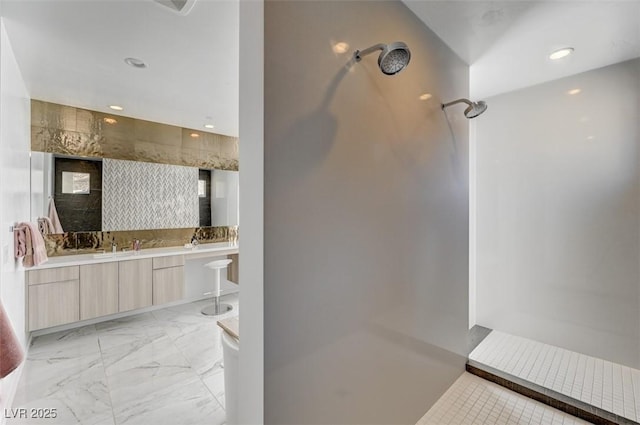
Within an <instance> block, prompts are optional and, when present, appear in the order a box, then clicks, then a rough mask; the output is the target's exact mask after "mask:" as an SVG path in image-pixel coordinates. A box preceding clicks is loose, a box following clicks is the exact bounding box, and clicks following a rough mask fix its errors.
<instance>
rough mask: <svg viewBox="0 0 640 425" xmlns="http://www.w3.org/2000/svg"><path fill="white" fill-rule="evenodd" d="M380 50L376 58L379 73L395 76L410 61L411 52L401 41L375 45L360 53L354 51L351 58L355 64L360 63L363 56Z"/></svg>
mask: <svg viewBox="0 0 640 425" xmlns="http://www.w3.org/2000/svg"><path fill="white" fill-rule="evenodd" d="M376 50H381V51H382V52H381V53H380V56H378V66H379V67H380V71H382V73H383V74H386V75H395V74H397V73H398V72H400V71H402V70H403V69H405V68H406V67H407V65H409V60H411V52H410V51H409V47H407V45H406V44H404V43H403V42H401V41H396V42H395V43H391V44H376V45H375V46H371V47H369V48H366V49H364V50H362V51H360V50H356V51H355V53H354V54H353V57H354V58H355V59H356V62H360V61H361V60H362V57H363V56H366V55H368V54H369V53H372V52H375V51H376Z"/></svg>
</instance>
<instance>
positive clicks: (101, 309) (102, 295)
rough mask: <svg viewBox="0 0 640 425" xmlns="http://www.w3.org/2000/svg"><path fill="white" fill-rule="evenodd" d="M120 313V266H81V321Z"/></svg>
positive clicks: (113, 264) (108, 264)
mask: <svg viewBox="0 0 640 425" xmlns="http://www.w3.org/2000/svg"><path fill="white" fill-rule="evenodd" d="M117 312H118V264H117V263H101V264H87V265H82V266H80V320H86V319H93V318H94V317H100V316H106V315H107V314H113V313H117Z"/></svg>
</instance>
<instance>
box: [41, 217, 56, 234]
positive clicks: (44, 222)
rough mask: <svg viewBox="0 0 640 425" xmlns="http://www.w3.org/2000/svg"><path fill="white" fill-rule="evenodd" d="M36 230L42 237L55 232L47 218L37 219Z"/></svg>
mask: <svg viewBox="0 0 640 425" xmlns="http://www.w3.org/2000/svg"><path fill="white" fill-rule="evenodd" d="M38 229H39V230H40V233H42V236H44V235H49V234H51V233H55V232H56V231H55V227H53V223H52V222H51V219H50V218H49V217H40V218H38Z"/></svg>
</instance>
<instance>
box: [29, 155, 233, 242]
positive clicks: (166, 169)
mask: <svg viewBox="0 0 640 425" xmlns="http://www.w3.org/2000/svg"><path fill="white" fill-rule="evenodd" d="M238 193H239V192H238V172H237V171H228V170H216V169H199V168H197V167H187V166H179V165H172V164H157V163H149V162H141V161H128V160H115V159H108V158H105V159H100V158H86V157H76V156H66V155H56V154H51V153H46V152H35V151H34V152H32V153H31V203H32V208H33V211H32V216H33V219H34V221H35V220H37V219H38V218H39V217H49V218H51V217H52V212H51V209H52V208H55V211H56V215H57V216H58V218H59V221H60V224H61V225H62V229H63V231H64V232H91V231H123V230H147V229H172V228H188V227H209V226H235V225H238V218H239V215H238V213H239V209H238V200H239V197H238Z"/></svg>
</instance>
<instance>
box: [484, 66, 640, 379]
mask: <svg viewBox="0 0 640 425" xmlns="http://www.w3.org/2000/svg"><path fill="white" fill-rule="evenodd" d="M487 101H488V103H489V110H488V112H487V113H486V114H485V115H483V116H482V117H481V118H479V119H478V120H477V121H476V122H475V125H476V142H475V143H476V149H477V181H476V190H477V204H476V208H477V215H476V220H477V221H476V222H477V244H476V246H475V249H476V254H477V260H476V261H477V269H476V279H477V282H476V283H477V322H478V324H480V325H483V326H487V327H489V328H493V329H498V330H502V331H506V332H509V333H512V334H515V335H520V336H525V337H528V338H532V339H535V340H538V341H542V342H545V343H549V344H554V345H557V346H560V347H564V348H568V349H571V350H575V351H578V352H581V353H585V354H589V355H592V356H596V357H600V358H604V359H607V360H610V361H614V362H618V363H622V364H625V365H628V366H631V367H636V368H639V367H640V345H639V341H640V266H639V264H640V262H639V259H640V244H639V235H640V214H639V213H640V208H639V205H640V191H639V185H640V161H639V160H640V157H639V152H640V128H639V124H638V122H639V121H638V116H639V115H640V106H639V103H640V60H634V61H629V62H624V63H619V64H616V65H611V66H608V67H605V68H601V69H597V70H593V71H590V72H585V73H582V74H578V75H574V76H571V77H568V78H563V79H560V80H556V81H553V82H549V83H545V84H541V85H538V86H535V87H530V88H527V89H523V90H519V91H516V92H511V93H507V94H503V95H499V96H495V97H493V98H490V99H487Z"/></svg>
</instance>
